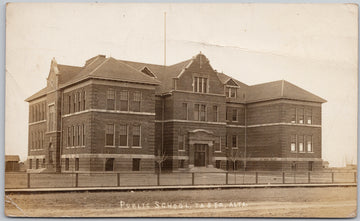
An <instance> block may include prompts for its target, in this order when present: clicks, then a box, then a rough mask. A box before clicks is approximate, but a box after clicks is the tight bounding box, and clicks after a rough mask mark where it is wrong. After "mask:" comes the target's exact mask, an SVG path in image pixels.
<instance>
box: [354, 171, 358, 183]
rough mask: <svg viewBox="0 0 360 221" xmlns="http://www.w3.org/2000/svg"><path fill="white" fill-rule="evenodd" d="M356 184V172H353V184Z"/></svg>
mask: <svg viewBox="0 0 360 221" xmlns="http://www.w3.org/2000/svg"><path fill="white" fill-rule="evenodd" d="M356 182H357V176H356V172H354V183H356Z"/></svg>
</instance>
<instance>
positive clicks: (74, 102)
mask: <svg viewBox="0 0 360 221" xmlns="http://www.w3.org/2000/svg"><path fill="white" fill-rule="evenodd" d="M73 112H76V94H75V93H74V95H73Z"/></svg>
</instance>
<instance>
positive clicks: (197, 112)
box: [194, 104, 200, 120]
mask: <svg viewBox="0 0 360 221" xmlns="http://www.w3.org/2000/svg"><path fill="white" fill-rule="evenodd" d="M199 108H200V105H199V104H195V105H194V120H199Z"/></svg>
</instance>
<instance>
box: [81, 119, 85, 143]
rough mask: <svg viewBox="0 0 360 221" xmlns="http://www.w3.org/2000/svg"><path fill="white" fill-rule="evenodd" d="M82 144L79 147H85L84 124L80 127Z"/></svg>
mask: <svg viewBox="0 0 360 221" xmlns="http://www.w3.org/2000/svg"><path fill="white" fill-rule="evenodd" d="M81 141H82V143H81V146H85V124H83V125H82V140H81Z"/></svg>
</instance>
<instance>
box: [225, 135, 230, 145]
mask: <svg viewBox="0 0 360 221" xmlns="http://www.w3.org/2000/svg"><path fill="white" fill-rule="evenodd" d="M228 139H229V137H228V135H226V136H225V147H228V146H229V143H228V142H229V141H228Z"/></svg>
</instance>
